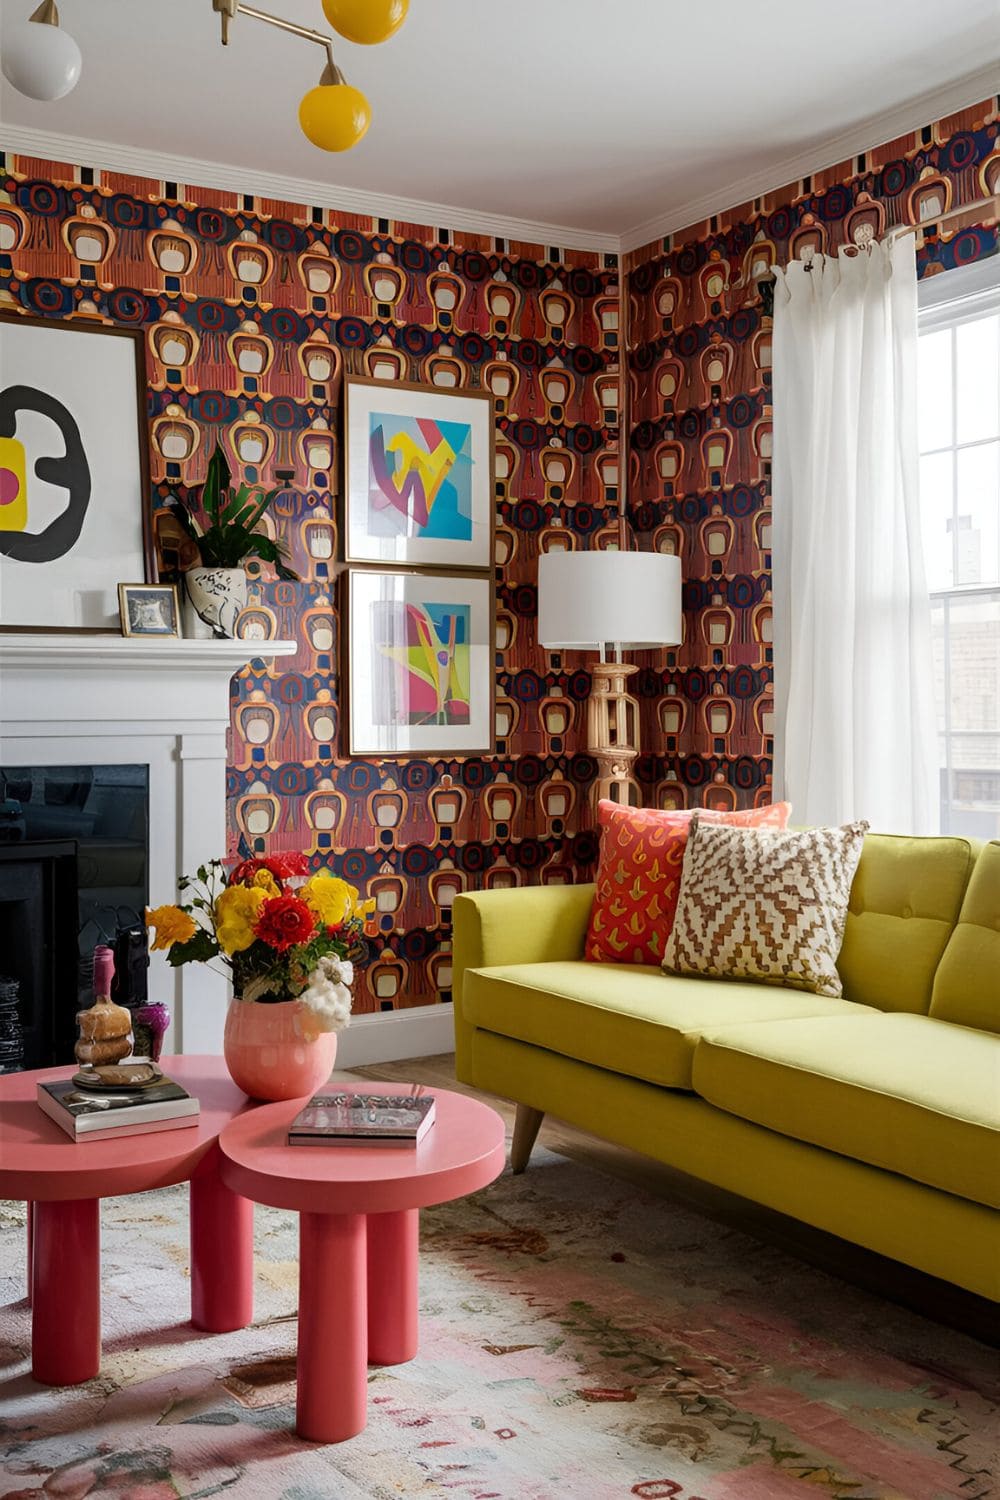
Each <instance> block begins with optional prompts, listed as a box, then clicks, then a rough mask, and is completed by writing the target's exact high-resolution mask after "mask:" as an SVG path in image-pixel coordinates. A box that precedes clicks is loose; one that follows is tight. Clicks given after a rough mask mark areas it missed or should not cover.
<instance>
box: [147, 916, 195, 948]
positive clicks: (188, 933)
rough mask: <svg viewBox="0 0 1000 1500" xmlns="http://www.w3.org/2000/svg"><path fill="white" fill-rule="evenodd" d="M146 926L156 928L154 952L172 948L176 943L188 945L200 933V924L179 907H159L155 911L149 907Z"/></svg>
mask: <svg viewBox="0 0 1000 1500" xmlns="http://www.w3.org/2000/svg"><path fill="white" fill-rule="evenodd" d="M146 926H147V927H155V928H156V941H155V942H154V943H153V950H154V952H155V950H156V949H157V948H171V947H173V945H174V943H186V942H188V940H189V939H190V938H193V937H194V935H195V933H196V932H197V931H198V924H197V923H196V922H195V921H194V920H193V919H192V918H191V917H190V916H189V915H188V913H187V912H186V911H181V909H180V907H179V906H158V907H157V908H156V910H155V911H151V910H150V909H149V907H148V906H147V907H146Z"/></svg>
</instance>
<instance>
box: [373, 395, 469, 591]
mask: <svg viewBox="0 0 1000 1500" xmlns="http://www.w3.org/2000/svg"><path fill="white" fill-rule="evenodd" d="M344 409H345V415H344V433H345V444H344V446H345V483H344V497H345V498H344V538H345V555H346V557H347V561H348V562H368V563H382V564H389V565H392V564H397V565H406V564H409V565H410V566H411V567H436V568H469V569H483V570H485V569H487V568H491V567H492V566H493V516H494V508H495V507H494V493H493V485H494V481H493V438H494V426H493V400H492V397H491V395H490V393H489V391H449V390H439V389H438V388H437V387H435V386H426V385H414V384H410V383H408V382H406V381H401V380H391V381H377V380H368V379H362V378H360V377H348V379H347V380H346V381H345V399H344Z"/></svg>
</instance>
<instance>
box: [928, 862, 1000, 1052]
mask: <svg viewBox="0 0 1000 1500" xmlns="http://www.w3.org/2000/svg"><path fill="white" fill-rule="evenodd" d="M931 1015H932V1016H937V1018H938V1019H939V1020H941V1021H955V1022H957V1024H958V1025H959V1026H977V1027H978V1028H979V1029H980V1030H981V1031H1000V843H992V844H987V845H986V847H985V849H983V851H982V853H981V854H980V856H979V858H978V859H977V861H976V867H975V869H974V870H973V872H972V879H971V880H970V881H969V888H968V890H967V891H966V893H965V900H964V901H963V902H962V910H961V913H960V915H959V918H958V926H957V927H956V928H955V930H954V932H953V933H952V934H951V937H950V938H949V939H948V946H947V948H945V950H944V955H943V957H942V959H941V962H940V963H939V964H938V969H937V973H936V974H935V975H934V992H933V994H932V996H931Z"/></svg>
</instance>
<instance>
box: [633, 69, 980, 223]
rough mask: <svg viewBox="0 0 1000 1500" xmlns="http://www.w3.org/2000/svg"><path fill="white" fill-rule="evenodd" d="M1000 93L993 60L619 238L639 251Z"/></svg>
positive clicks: (658, 216) (683, 205)
mask: <svg viewBox="0 0 1000 1500" xmlns="http://www.w3.org/2000/svg"><path fill="white" fill-rule="evenodd" d="M996 93H997V70H996V65H995V64H992V65H991V66H989V67H986V68H981V69H980V70H979V71H978V72H976V73H970V74H968V75H967V76H966V77H965V78H960V79H958V80H957V81H956V82H955V83H950V84H948V85H946V86H945V87H944V88H940V89H935V90H934V91H933V92H931V93H929V94H922V95H921V96H920V97H919V98H917V99H911V100H909V101H908V102H907V103H906V104H900V105H898V106H897V107H896V108H895V109H891V110H886V111H885V112H884V113H882V114H879V115H871V116H869V118H868V119H867V120H863V121H862V122H861V123H860V124H859V125H852V126H851V127H850V129H849V130H845V131H844V132H843V133H842V134H840V135H836V136H832V137H830V139H828V140H826V141H824V142H822V143H820V144H818V145H816V146H811V147H810V148H809V149H808V151H799V152H797V153H796V154H795V155H794V156H788V157H785V158H784V159H783V160H782V161H780V162H777V163H776V164H775V165H774V166H773V167H768V168H767V170H766V171H762V172H755V173H753V174H751V175H750V176H747V177H741V178H737V180H736V181H735V182H732V183H730V185H729V186H728V187H724V188H720V189H719V190H718V191H717V192H713V193H706V194H705V196H704V197H702V198H691V199H689V200H688V201H687V202H686V203H679V204H678V205H677V206H676V207H675V208H671V209H667V210H665V211H664V212H663V213H661V214H655V215H653V216H652V217H651V218H648V219H644V220H643V221H642V222H641V223H639V224H633V225H632V227H631V228H630V229H626V230H625V231H624V232H623V234H622V236H621V249H622V250H623V251H626V252H627V251H629V250H638V249H641V248H642V246H643V245H648V244H650V243H651V242H652V241H653V240H659V239H663V238H664V237H665V236H666V235H668V234H676V233H677V232H678V231H680V230H682V229H691V228H693V226H694V225H696V224H701V223H702V222H703V221H704V220H705V219H710V218H711V217H712V215H713V214H721V213H724V212H725V211H726V209H729V208H735V207H736V206H737V205H738V204H740V203H749V202H750V201H751V200H752V199H754V198H761V197H763V196H764V195H765V194H772V193H776V192H778V191H779V190H780V189H781V188H783V187H785V186H787V185H788V184H789V183H792V182H796V181H797V180H798V179H799V178H800V177H811V176H815V175H816V173H817V172H824V171H826V170H827V168H828V167H835V166H836V165H837V164H838V163H839V162H842V161H846V160H847V159H848V157H851V156H860V155H861V154H862V153H864V152H865V151H872V150H874V149H875V148H876V147H877V146H881V145H884V144H885V142H886V141H894V140H896V139H897V137H899V136H902V135H909V134H910V132H911V131H914V130H919V129H920V128H921V127H922V126H924V125H932V124H934V122H935V121H936V120H943V119H945V118H946V117H947V116H948V115H952V114H955V113H956V112H957V111H958V110H961V109H968V108H969V107H970V106H971V105H973V104H979V103H981V102H982V101H983V100H984V99H990V98H994V97H995V96H996Z"/></svg>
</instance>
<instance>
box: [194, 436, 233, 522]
mask: <svg viewBox="0 0 1000 1500" xmlns="http://www.w3.org/2000/svg"><path fill="white" fill-rule="evenodd" d="M229 481H230V473H229V465H228V464H227V463H226V455H225V454H224V453H223V451H222V444H221V443H216V445H215V452H214V453H213V454H212V457H211V458H210V459H209V461H208V472H207V474H206V475H205V483H204V486H203V487H202V491H201V503H202V505H203V506H204V507H205V514H206V515H207V516H208V518H209V520H210V521H211V522H212V523H213V524H215V523H217V522H218V519H219V506H220V504H221V502H222V497H223V495H224V494H225V492H226V490H227V489H228V488H229Z"/></svg>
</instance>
